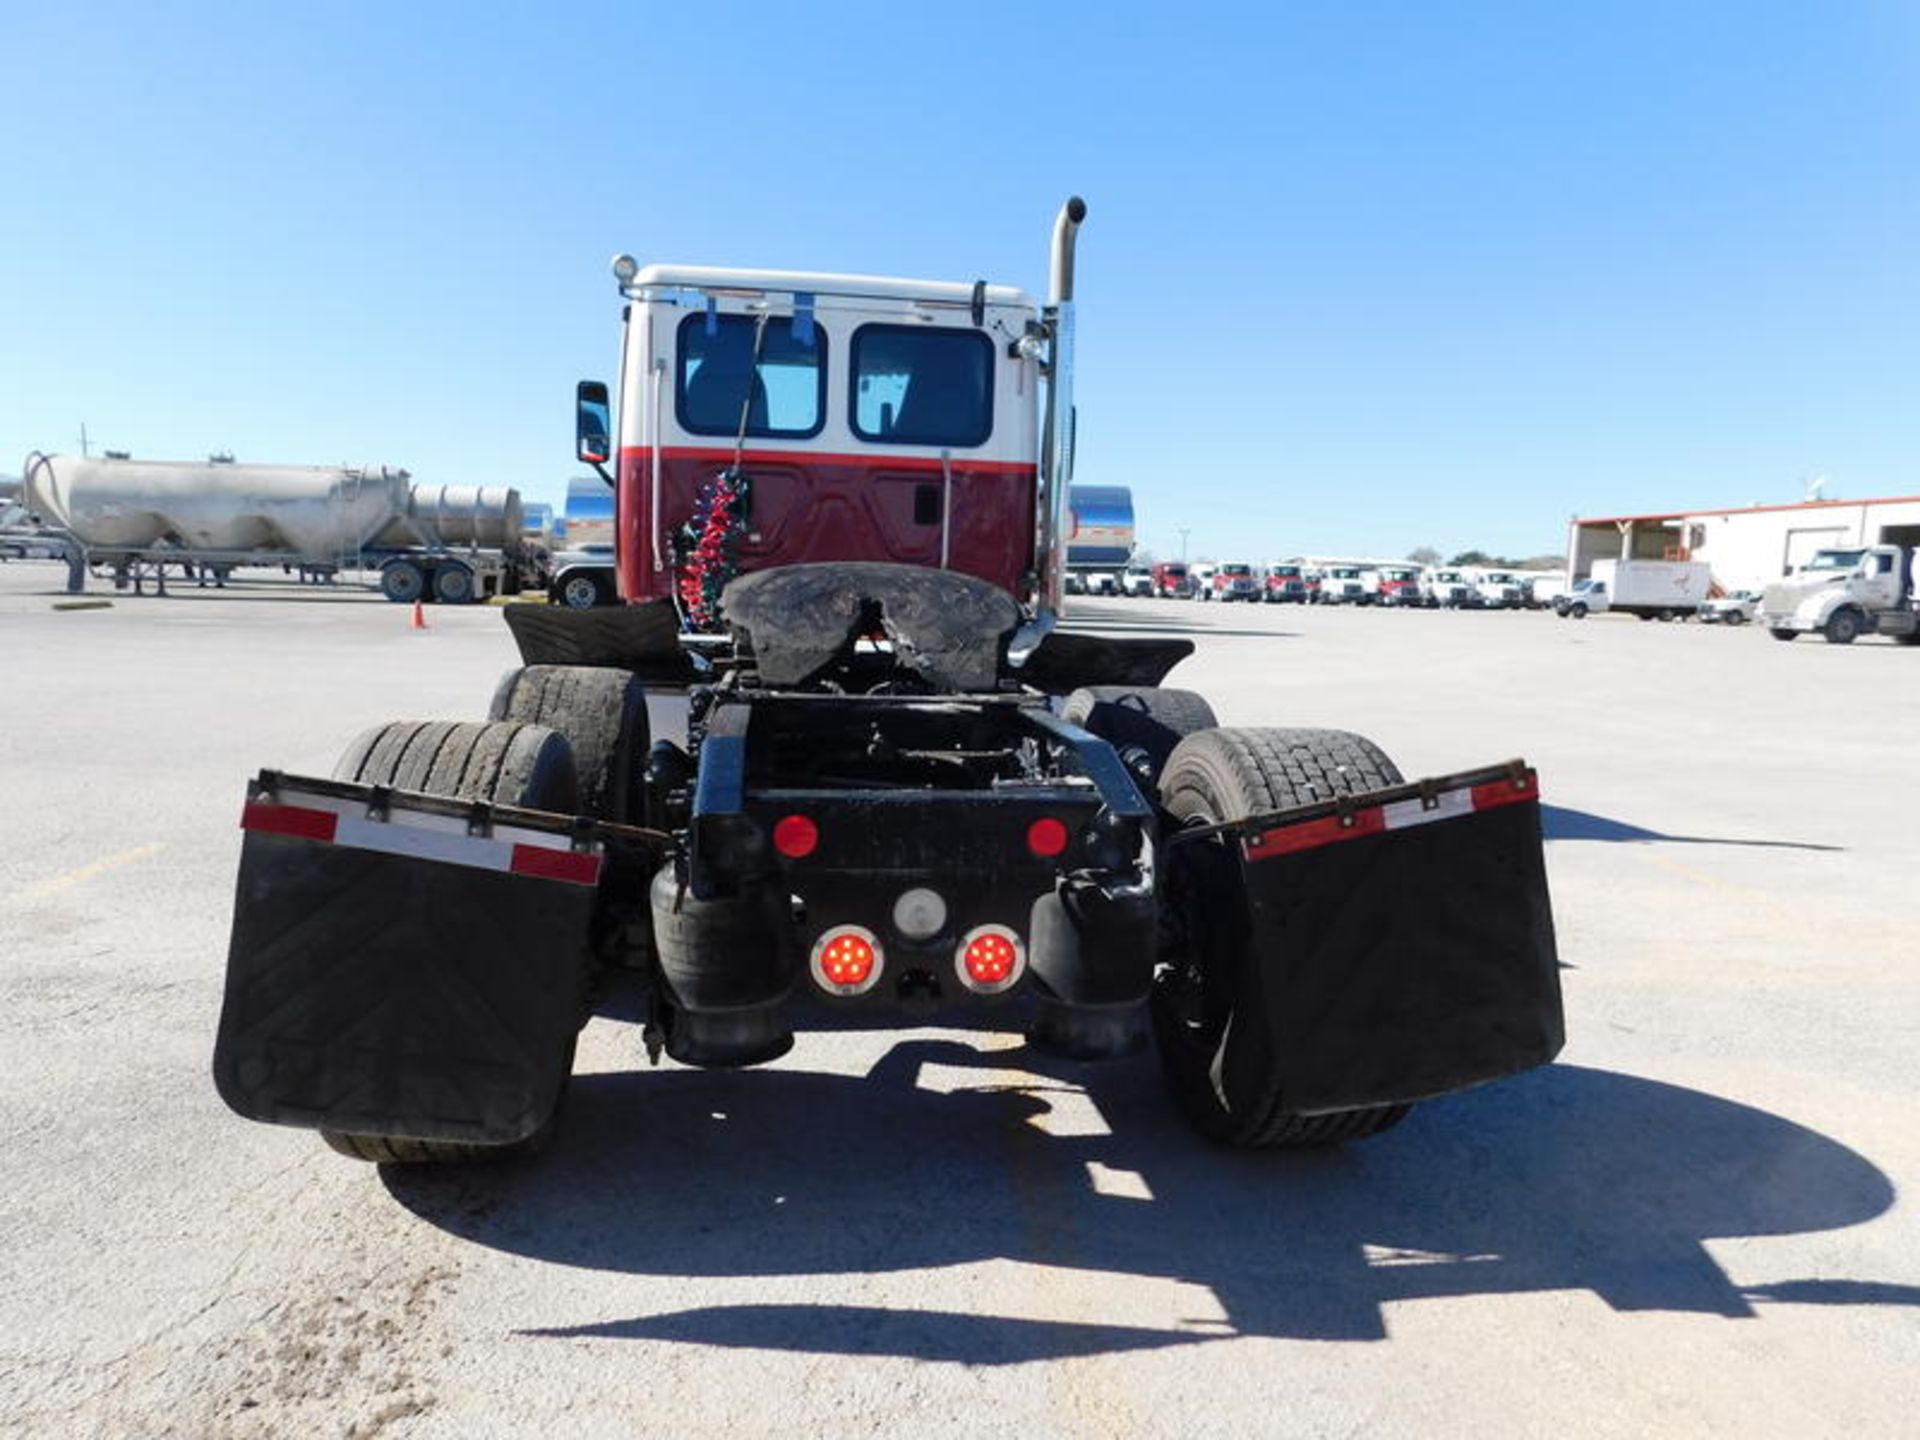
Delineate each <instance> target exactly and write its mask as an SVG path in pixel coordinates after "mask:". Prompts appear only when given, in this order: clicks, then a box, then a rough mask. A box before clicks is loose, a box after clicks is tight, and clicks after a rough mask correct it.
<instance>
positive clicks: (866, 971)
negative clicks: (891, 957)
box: [813, 926, 880, 994]
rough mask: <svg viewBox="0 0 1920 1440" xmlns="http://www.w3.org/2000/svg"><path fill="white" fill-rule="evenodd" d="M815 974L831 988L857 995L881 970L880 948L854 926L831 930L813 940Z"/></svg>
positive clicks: (865, 933) (867, 935) (864, 932)
mask: <svg viewBox="0 0 1920 1440" xmlns="http://www.w3.org/2000/svg"><path fill="white" fill-rule="evenodd" d="M813 968H814V973H815V974H816V975H817V976H818V977H819V979H820V983H821V984H823V985H825V986H826V987H827V988H828V989H829V990H838V991H840V992H842V993H843V994H858V993H859V992H860V991H862V990H865V989H866V988H867V987H868V986H869V985H871V984H872V983H873V981H874V979H875V977H876V976H877V975H878V973H879V968H880V947H879V946H878V945H877V944H875V943H874V941H873V938H872V936H871V935H869V934H868V933H867V932H866V931H864V930H861V929H858V928H856V927H854V926H848V927H846V928H844V929H840V930H829V931H828V932H827V933H826V934H824V935H822V936H821V937H820V938H819V939H818V940H817V941H815V942H814V947H813Z"/></svg>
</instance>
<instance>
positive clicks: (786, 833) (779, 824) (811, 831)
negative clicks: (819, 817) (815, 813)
mask: <svg viewBox="0 0 1920 1440" xmlns="http://www.w3.org/2000/svg"><path fill="white" fill-rule="evenodd" d="M819 844H820V827H819V826H818V825H816V824H814V823H813V821H811V820H809V819H808V818H807V817H806V816H804V815H785V816H782V817H781V818H780V819H779V820H776V821H775V822H774V826H773V848H774V849H776V850H778V851H779V852H780V853H781V854H782V855H784V856H786V857H787V858H788V859H789V860H804V859H805V858H806V857H807V856H809V855H811V854H812V853H813V852H814V850H815V849H817V848H818V847H819Z"/></svg>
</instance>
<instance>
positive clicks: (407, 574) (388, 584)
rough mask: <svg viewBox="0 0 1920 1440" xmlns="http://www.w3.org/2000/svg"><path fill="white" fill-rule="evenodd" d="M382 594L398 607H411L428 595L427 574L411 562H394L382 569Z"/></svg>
mask: <svg viewBox="0 0 1920 1440" xmlns="http://www.w3.org/2000/svg"><path fill="white" fill-rule="evenodd" d="M380 593H381V594H382V595H384V596H386V597H387V599H389V600H391V601H393V602H394V603H395V604H396V605H410V604H412V603H413V602H414V601H415V600H419V599H421V598H422V597H424V596H425V595H426V593H427V572H426V571H424V570H422V569H421V568H420V567H419V566H418V565H416V564H414V563H413V561H411V560H394V561H391V562H390V563H388V564H387V565H384V566H382V567H381V570H380Z"/></svg>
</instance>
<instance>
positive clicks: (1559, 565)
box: [1525, 555, 1567, 570]
mask: <svg viewBox="0 0 1920 1440" xmlns="http://www.w3.org/2000/svg"><path fill="white" fill-rule="evenodd" d="M1525 568H1526V569H1528V570H1564V569H1566V568H1567V557H1566V556H1564V555H1536V556H1534V557H1533V558H1532V559H1531V560H1529V561H1527V562H1526V565H1525Z"/></svg>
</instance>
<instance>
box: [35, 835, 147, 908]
mask: <svg viewBox="0 0 1920 1440" xmlns="http://www.w3.org/2000/svg"><path fill="white" fill-rule="evenodd" d="M166 848H167V847H166V846H165V845H162V844H161V843H160V842H159V841H157V840H155V841H152V842H150V843H148V844H146V845H136V846H134V847H133V849H131V850H122V851H121V852H120V853H119V854H118V855H109V856H107V857H106V858H105V859H102V860H96V861H94V862H93V863H92V864H91V865H82V866H81V867H80V868H79V869H77V870H69V871H67V873H66V874H64V875H52V876H49V877H48V878H47V879H45V880H36V881H35V882H34V883H33V884H31V885H23V886H21V887H20V888H19V889H18V890H15V891H13V892H12V893H11V894H7V895H0V900H11V901H13V902H14V903H15V904H19V905H31V904H34V903H35V902H37V901H41V900H50V899H52V898H53V897H54V896H55V895H59V894H62V893H63V892H65V891H68V890H72V889H74V888H75V887H76V886H80V885H84V884H86V883H87V882H88V881H89V880H92V879H95V878H97V877H99V876H101V875H105V874H106V873H107V872H108V871H110V870H118V869H120V867H121V866H123V865H133V864H136V863H137V862H139V861H141V860H145V859H147V858H148V857H149V856H152V855H158V854H159V853H160V852H161V851H162V850H164V849H166Z"/></svg>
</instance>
